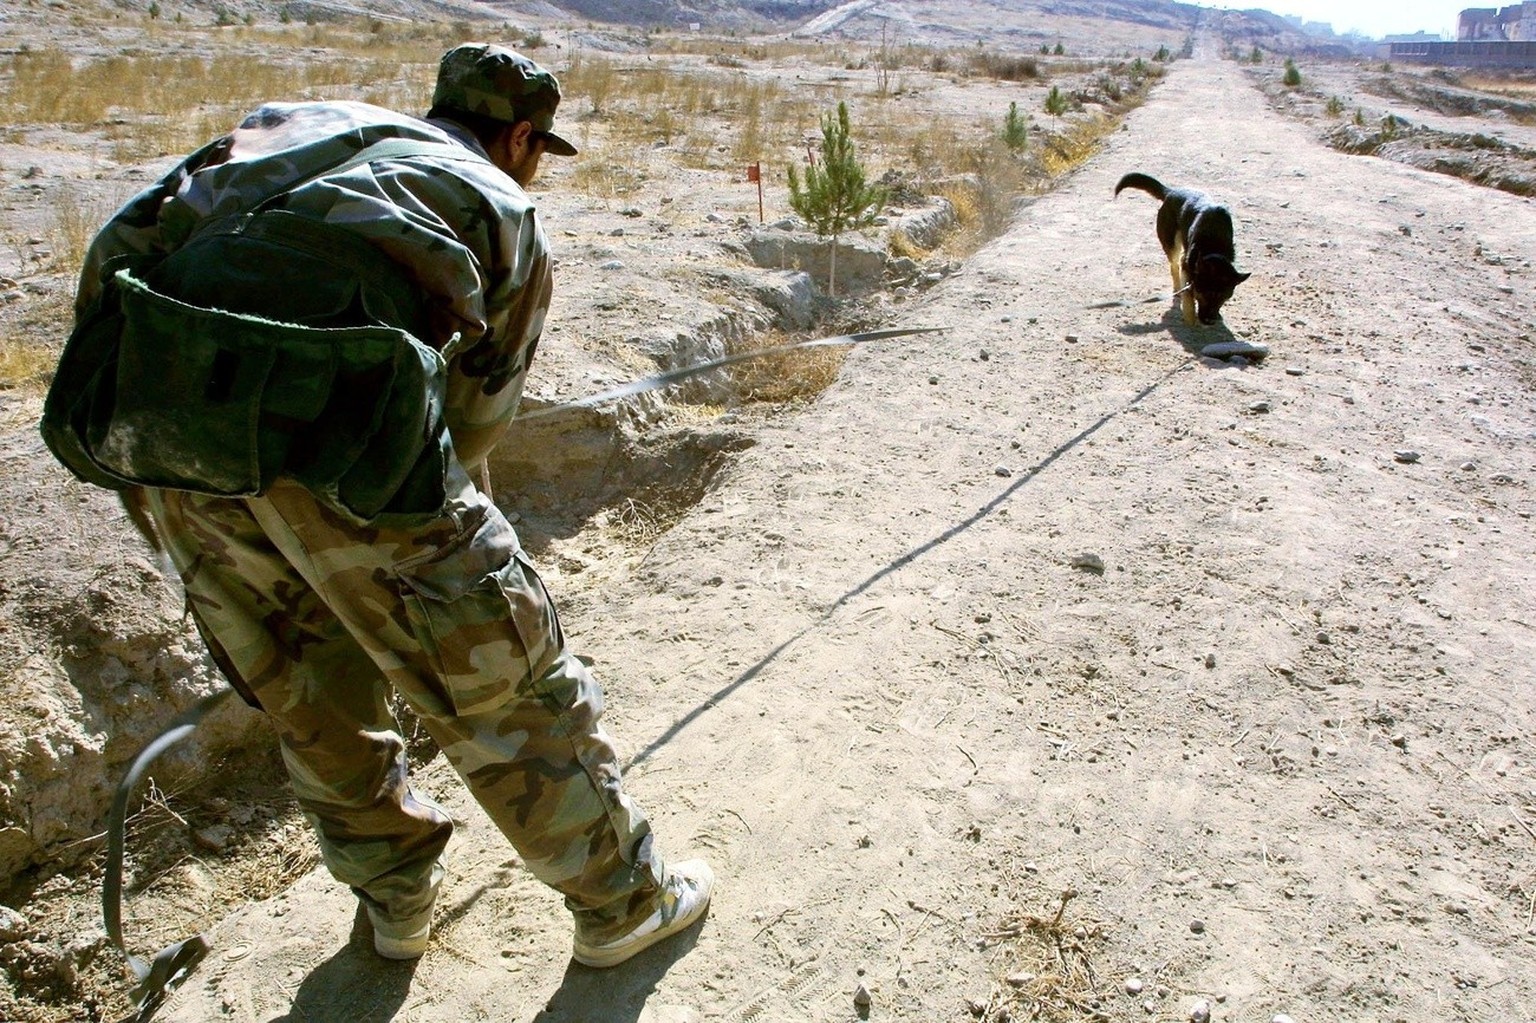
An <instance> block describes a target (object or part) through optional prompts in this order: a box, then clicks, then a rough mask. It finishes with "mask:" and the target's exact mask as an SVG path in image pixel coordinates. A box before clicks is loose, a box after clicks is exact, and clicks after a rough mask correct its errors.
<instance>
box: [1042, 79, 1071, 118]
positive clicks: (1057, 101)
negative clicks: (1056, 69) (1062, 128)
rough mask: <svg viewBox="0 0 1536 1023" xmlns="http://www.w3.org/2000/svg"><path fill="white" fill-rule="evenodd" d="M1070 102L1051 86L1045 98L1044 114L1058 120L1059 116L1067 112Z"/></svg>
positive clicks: (1059, 90)
mask: <svg viewBox="0 0 1536 1023" xmlns="http://www.w3.org/2000/svg"><path fill="white" fill-rule="evenodd" d="M1070 102H1071V101H1070V100H1068V99H1067V97H1066V96H1065V95H1064V94H1063V93H1062V91H1061V89H1059V88H1057V87H1056V86H1054V85H1053V86H1051V91H1050V92H1049V93H1048V94H1047V95H1046V97H1045V112H1046V113H1048V114H1050V115H1051V116H1052V117H1054V118H1057V119H1058V120H1060V118H1061V115H1062V114H1064V113H1066V112H1067V106H1068V105H1069V104H1070Z"/></svg>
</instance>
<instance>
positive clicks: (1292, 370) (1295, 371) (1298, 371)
mask: <svg viewBox="0 0 1536 1023" xmlns="http://www.w3.org/2000/svg"><path fill="white" fill-rule="evenodd" d="M1306 372H1307V371H1306V370H1304V369H1302V368H1301V367H1300V366H1287V367H1285V375H1286V376H1288V377H1299V376H1303V375H1304V374H1305V373H1306Z"/></svg>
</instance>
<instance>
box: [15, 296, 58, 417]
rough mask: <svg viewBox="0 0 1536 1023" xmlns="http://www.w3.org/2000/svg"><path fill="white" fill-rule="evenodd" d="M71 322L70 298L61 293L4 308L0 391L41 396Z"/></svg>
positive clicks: (25, 300)
mask: <svg viewBox="0 0 1536 1023" xmlns="http://www.w3.org/2000/svg"><path fill="white" fill-rule="evenodd" d="M72 319H73V309H72V301H71V297H70V296H69V295H67V294H63V293H55V294H52V295H50V296H49V297H47V298H45V299H42V300H40V301H38V300H30V299H24V300H23V301H22V303H20V308H19V310H17V311H14V312H13V311H12V310H10V309H7V310H6V311H5V313H4V315H3V317H0V389H8V388H15V389H17V390H19V391H21V392H22V393H25V394H41V393H42V392H43V391H44V390H45V389H46V388H47V386H48V382H49V381H50V380H52V379H53V367H54V365H55V364H56V363H57V362H58V361H59V353H60V352H62V351H63V350H64V338H65V336H66V335H67V333H68V331H69V324H70V322H71V321H72Z"/></svg>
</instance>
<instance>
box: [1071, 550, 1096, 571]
mask: <svg viewBox="0 0 1536 1023" xmlns="http://www.w3.org/2000/svg"><path fill="white" fill-rule="evenodd" d="M1072 567H1073V568H1080V569H1082V570H1083V571H1085V572H1092V573H1093V574H1094V575H1103V574H1104V559H1103V558H1101V557H1099V556H1098V555H1097V554H1095V553H1093V552H1092V551H1084V552H1083V553H1082V554H1075V555H1073V556H1072Z"/></svg>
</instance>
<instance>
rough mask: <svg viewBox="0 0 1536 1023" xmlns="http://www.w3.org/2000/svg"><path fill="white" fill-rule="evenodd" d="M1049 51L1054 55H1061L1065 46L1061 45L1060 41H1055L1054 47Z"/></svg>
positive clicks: (1065, 49) (1064, 53) (1063, 54)
mask: <svg viewBox="0 0 1536 1023" xmlns="http://www.w3.org/2000/svg"><path fill="white" fill-rule="evenodd" d="M1051 52H1052V53H1054V54H1056V56H1058V57H1062V56H1065V55H1066V52H1067V48H1066V47H1065V46H1063V45H1061V44H1060V43H1057V44H1056V49H1054V50H1052V51H1051Z"/></svg>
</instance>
